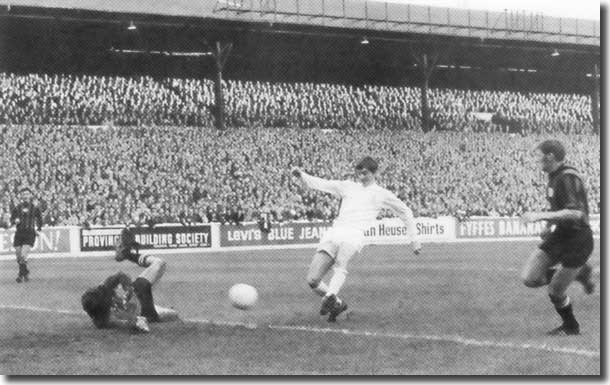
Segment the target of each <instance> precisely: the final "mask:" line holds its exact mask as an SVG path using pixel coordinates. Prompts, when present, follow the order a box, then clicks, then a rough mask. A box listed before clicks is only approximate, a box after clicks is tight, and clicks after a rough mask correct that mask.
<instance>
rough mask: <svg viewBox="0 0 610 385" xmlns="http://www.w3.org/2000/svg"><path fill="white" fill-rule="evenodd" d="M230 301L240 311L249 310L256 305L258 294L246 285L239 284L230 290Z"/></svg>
mask: <svg viewBox="0 0 610 385" xmlns="http://www.w3.org/2000/svg"><path fill="white" fill-rule="evenodd" d="M229 300H230V301H231V304H232V305H233V306H235V307H236V308H238V309H240V310H248V309H251V308H252V307H254V305H256V301H257V300H258V292H257V291H256V289H255V288H254V287H252V286H250V285H246V284H245V283H238V284H236V285H233V286H232V287H231V288H230V289H229Z"/></svg>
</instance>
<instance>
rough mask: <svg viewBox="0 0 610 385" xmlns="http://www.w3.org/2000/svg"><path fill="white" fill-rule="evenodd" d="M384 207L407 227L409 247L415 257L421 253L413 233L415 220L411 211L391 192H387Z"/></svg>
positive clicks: (419, 245)
mask: <svg viewBox="0 0 610 385" xmlns="http://www.w3.org/2000/svg"><path fill="white" fill-rule="evenodd" d="M383 203H384V206H385V207H386V208H389V209H390V210H392V212H393V213H394V214H395V215H396V216H398V218H400V220H402V222H403V223H404V224H405V226H407V234H408V236H409V239H410V240H411V246H412V247H413V252H414V253H415V254H416V255H417V254H419V253H420V252H421V247H422V246H421V243H420V242H419V240H418V239H417V234H416V232H415V227H416V226H415V218H414V217H413V211H412V210H411V209H410V208H409V207H408V206H407V205H406V204H405V203H404V202H403V201H401V200H400V199H398V197H397V196H396V195H394V194H392V193H391V192H389V191H388V192H387V194H386V196H385V197H384V200H383Z"/></svg>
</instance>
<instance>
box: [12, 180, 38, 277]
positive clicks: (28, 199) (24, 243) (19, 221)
mask: <svg viewBox="0 0 610 385" xmlns="http://www.w3.org/2000/svg"><path fill="white" fill-rule="evenodd" d="M20 195H21V203H19V204H18V205H17V206H16V207H15V208H14V209H13V210H12V212H11V225H14V226H16V227H17V228H16V230H15V239H14V241H13V247H15V253H16V256H17V263H18V264H19V275H18V276H17V282H19V283H21V282H24V281H25V282H27V281H28V280H29V276H30V271H29V270H28V265H27V263H28V260H27V258H28V254H29V253H30V250H31V249H32V247H34V242H35V241H36V230H38V231H40V230H41V228H42V215H41V213H40V209H39V208H38V207H36V206H35V205H34V204H33V203H32V191H31V190H30V189H29V188H27V187H25V188H22V189H21V191H20Z"/></svg>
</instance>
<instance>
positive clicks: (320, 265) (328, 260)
mask: <svg viewBox="0 0 610 385" xmlns="http://www.w3.org/2000/svg"><path fill="white" fill-rule="evenodd" d="M331 253H332V251H326V250H323V249H318V251H317V252H316V254H315V255H314V256H313V259H312V261H311V264H310V265H309V271H308V272H307V284H308V285H309V287H311V289H312V290H313V292H314V293H316V294H317V295H319V296H320V297H323V298H325V297H326V294H327V293H328V286H327V285H326V284H325V283H324V282H322V279H323V278H324V276H325V275H326V273H328V271H329V270H330V268H331V267H332V265H333V264H334V263H335V260H334V258H333V257H332V256H331ZM326 314H328V309H326V307H325V306H324V301H323V302H322V308H321V309H320V315H326Z"/></svg>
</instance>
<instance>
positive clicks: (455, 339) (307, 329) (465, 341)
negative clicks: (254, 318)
mask: <svg viewBox="0 0 610 385" xmlns="http://www.w3.org/2000/svg"><path fill="white" fill-rule="evenodd" d="M0 309H11V310H29V311H37V312H50V313H59V314H70V315H79V316H80V315H83V314H82V313H81V312H76V311H71V310H61V309H49V308H43V307H34V306H10V305H0ZM184 321H186V322H194V323H200V324H206V325H218V326H232V327H244V328H247V329H264V328H267V329H271V330H287V331H298V332H304V333H322V334H342V335H347V336H358V337H375V338H392V339H400V340H424V341H439V342H452V343H456V344H460V345H465V346H479V347H492V348H504V349H520V350H530V349H531V350H539V351H546V352H551V353H564V354H573V355H578V356H584V357H591V358H598V357H599V356H600V354H599V352H598V351H594V350H584V349H576V348H566V347H557V346H550V345H547V344H528V343H514V342H502V341H489V340H477V339H473V338H466V337H462V336H451V335H445V336H443V335H426V334H409V333H405V334H397V333H379V332H369V331H359V330H349V329H331V328H318V327H313V326H299V325H273V324H271V325H264V326H258V325H257V324H253V323H252V324H249V323H243V322H217V321H211V320H206V319H185V320H184Z"/></svg>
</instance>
